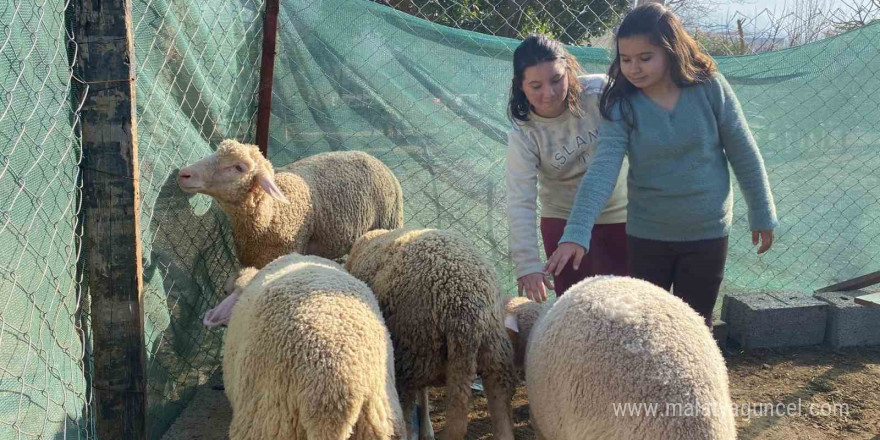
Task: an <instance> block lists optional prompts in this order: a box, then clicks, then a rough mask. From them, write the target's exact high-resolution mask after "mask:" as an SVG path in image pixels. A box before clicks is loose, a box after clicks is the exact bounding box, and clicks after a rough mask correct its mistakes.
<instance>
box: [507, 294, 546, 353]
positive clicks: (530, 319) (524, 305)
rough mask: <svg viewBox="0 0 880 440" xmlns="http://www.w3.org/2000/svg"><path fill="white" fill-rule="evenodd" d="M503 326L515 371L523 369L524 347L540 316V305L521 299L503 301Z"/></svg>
mask: <svg viewBox="0 0 880 440" xmlns="http://www.w3.org/2000/svg"><path fill="white" fill-rule="evenodd" d="M503 307H504V326H505V327H506V330H507V337H508V338H510V343H511V345H512V346H513V364H514V366H516V368H517V369H522V368H524V367H525V361H526V347H527V346H528V343H529V336H530V334H531V331H532V328H533V327H534V326H535V323H536V322H537V321H538V317H539V315H540V314H541V308H542V306H541V304H538V303H536V302H534V301H531V300H529V299H526V298H523V297H517V298H505V299H504V304H503Z"/></svg>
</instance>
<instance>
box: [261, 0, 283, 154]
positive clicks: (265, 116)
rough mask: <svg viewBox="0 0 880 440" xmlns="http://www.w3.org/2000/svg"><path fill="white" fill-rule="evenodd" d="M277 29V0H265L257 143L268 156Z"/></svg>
mask: <svg viewBox="0 0 880 440" xmlns="http://www.w3.org/2000/svg"><path fill="white" fill-rule="evenodd" d="M277 31H278V0H266V12H265V15H264V16H263V54H262V58H261V60H260V86H259V89H258V90H259V103H258V104H257V133H256V134H257V136H256V137H257V145H258V146H259V147H260V151H261V152H262V153H263V156H266V158H268V157H269V119H270V117H271V115H272V75H274V72H275V39H276V34H277Z"/></svg>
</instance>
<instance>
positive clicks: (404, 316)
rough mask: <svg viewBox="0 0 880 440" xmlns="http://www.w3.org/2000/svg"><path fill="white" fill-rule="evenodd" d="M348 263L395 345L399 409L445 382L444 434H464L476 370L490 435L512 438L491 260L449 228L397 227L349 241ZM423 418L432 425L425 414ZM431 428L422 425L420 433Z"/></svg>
mask: <svg viewBox="0 0 880 440" xmlns="http://www.w3.org/2000/svg"><path fill="white" fill-rule="evenodd" d="M346 269H348V270H349V272H350V273H351V274H352V275H354V276H355V277H358V278H360V279H362V280H364V281H365V282H366V283H367V284H368V285H369V286H370V287H371V288H372V289H373V292H374V293H375V294H376V297H377V298H378V300H379V306H380V308H381V310H382V314H383V315H384V316H385V323H386V324H387V325H388V330H389V331H390V332H391V339H392V341H393V343H394V362H395V368H396V370H395V371H396V381H397V382H396V383H397V391H398V392H399V393H400V396H401V397H402V402H403V405H402V406H403V410H404V414H411V413H412V412H411V411H412V410H413V404H414V402H415V401H416V399H424V393H425V391H426V390H425V388H426V387H428V386H437V385H444V384H445V385H446V392H447V405H446V427H445V431H444V436H443V437H444V439H447V440H450V439H452V440H457V439H462V438H464V435H465V433H466V431H467V422H468V405H469V399H470V395H471V384H472V383H473V379H474V375H475V373H476V372H480V373H481V374H482V378H483V384H484V387H485V393H486V398H487V399H488V401H489V412H490V414H491V417H492V424H493V433H494V438H496V439H498V440H512V439H513V425H512V422H511V419H512V418H511V409H510V401H511V398H512V396H513V391H514V385H515V383H514V380H515V378H514V373H513V365H512V359H511V350H510V342H509V340H508V339H507V337H506V335H505V334H504V324H503V322H502V315H501V290H500V287H499V283H498V279H497V276H496V274H495V271H494V269H493V268H492V265H491V264H490V263H489V262H488V261H487V260H486V259H485V258H484V257H483V256H482V255H481V254H480V253H479V252H478V251H477V250H476V249H474V248H473V246H472V245H471V244H470V243H468V242H467V241H466V240H464V239H463V238H462V237H460V236H458V235H455V234H453V233H450V232H446V231H438V230H431V229H423V230H411V229H399V230H394V231H385V230H375V231H371V232H368V233H366V234H364V236H362V237H361V238H359V239H358V240H357V241H356V242H355V244H354V246H352V249H351V253H350V254H349V257H348V261H347V262H346ZM423 409H424V411H427V407H425V408H423ZM423 417H424V413H423V414H422V415H421V417H420V418H423ZM424 423H425V424H427V425H428V426H430V420H425V422H424ZM406 427H407V435H408V438H410V437H409V436H412V435H414V434H415V433H414V428H413V424H412V420H411V418H409V417H408V418H407V420H406ZM422 427H423V425H422V422H420V430H421V429H422ZM424 428H427V427H424ZM430 432H431V431H430V430H428V429H423V430H421V432H419V438H420V439H425V438H426V437H429V436H430Z"/></svg>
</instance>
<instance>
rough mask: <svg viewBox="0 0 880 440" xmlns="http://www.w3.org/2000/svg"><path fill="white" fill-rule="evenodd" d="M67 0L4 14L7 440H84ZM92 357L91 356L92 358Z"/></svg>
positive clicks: (0, 215) (0, 317) (0, 49)
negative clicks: (64, 439)
mask: <svg viewBox="0 0 880 440" xmlns="http://www.w3.org/2000/svg"><path fill="white" fill-rule="evenodd" d="M66 7H67V3H66V2H65V1H64V0H38V1H32V0H10V1H6V2H4V3H3V5H2V6H0V249H2V251H0V438H3V439H60V438H67V439H78V438H88V437H89V434H90V432H92V430H91V428H90V426H89V408H90V404H91V399H90V396H89V392H88V386H87V377H88V374H87V373H86V371H87V370H88V366H87V365H85V364H84V362H83V359H84V356H83V355H84V351H85V350H86V349H87V346H86V343H85V342H86V341H87V338H86V337H85V335H84V332H83V330H84V329H85V328H87V327H86V326H84V325H81V324H80V321H79V314H78V313H77V311H78V308H79V304H80V301H79V300H80V297H79V292H80V289H79V284H78V278H77V270H76V266H77V261H78V260H77V259H78V256H79V251H80V240H79V237H80V232H79V231H80V229H79V225H78V221H77V215H78V213H79V198H80V184H79V180H80V175H79V169H78V165H79V162H80V149H79V142H78V136H77V133H76V130H75V127H76V121H77V119H78V104H79V102H78V100H79V97H80V95H79V94H78V93H77V92H75V90H79V89H78V87H76V80H75V78H74V74H73V69H72V62H71V58H70V57H69V56H68V54H69V53H73V52H74V51H75V50H76V46H75V44H74V43H73V39H72V36H71V35H72V34H71V32H70V30H69V29H68V28H67V26H66V22H65V14H66ZM86 359H87V358H86Z"/></svg>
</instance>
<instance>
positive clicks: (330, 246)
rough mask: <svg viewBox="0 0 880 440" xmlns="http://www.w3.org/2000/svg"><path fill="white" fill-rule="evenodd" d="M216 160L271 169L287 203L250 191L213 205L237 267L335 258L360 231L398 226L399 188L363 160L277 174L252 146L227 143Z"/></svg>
mask: <svg viewBox="0 0 880 440" xmlns="http://www.w3.org/2000/svg"><path fill="white" fill-rule="evenodd" d="M217 154H223V155H231V154H237V155H240V154H246V155H248V156H249V157H250V159H251V160H252V161H254V162H255V163H257V164H259V166H261V167H265V168H267V169H271V170H272V172H273V174H274V180H275V183H276V184H277V185H278V187H279V188H280V189H281V191H282V192H283V193H284V195H285V196H286V197H287V199H288V200H289V201H290V203H288V204H285V203H282V202H280V201H278V200H275V199H273V198H272V197H271V196H270V195H269V194H266V192H264V191H262V190H260V189H259V185H257V184H250V185H248V187H247V188H246V190H247V193H246V194H245V195H244V197H243V199H242V200H241V201H238V200H236V201H234V202H231V203H230V202H226V201H224V200H223V199H222V198H220V199H218V202H219V205H220V207H221V208H222V209H223V211H224V212H226V214H227V215H228V216H229V219H230V223H231V224H232V229H233V234H232V235H233V241H234V242H235V251H236V256H237V257H238V260H239V262H240V263H241V266H242V267H247V266H253V267H257V268H261V267H263V266H265V265H266V264H268V263H269V262H270V261H272V260H274V259H275V258H277V257H279V256H281V255H285V254H287V253H290V252H296V253H300V254H308V255H318V256H321V257H325V258H330V259H336V258H340V257H342V256H344V255H345V254H346V253H348V251H349V250H350V249H351V245H352V244H353V243H354V241H355V239H357V238H358V237H359V236H361V234H363V233H364V232H367V231H369V230H372V229H390V228H399V227H401V226H402V225H403V190H402V189H401V187H400V182H398V180H397V178H396V177H395V176H394V174H393V173H392V172H391V170H390V169H389V168H388V167H387V166H385V164H383V163H382V162H381V161H379V160H378V159H376V158H375V157H373V156H370V155H369V154H367V153H364V152H361V151H334V152H328V153H320V154H316V155H314V156H310V157H307V158H305V159H301V160H299V161H296V162H293V163H292V164H289V165H287V166H285V167H281V168H278V169H277V170H275V169H273V168H272V164H271V163H270V162H269V161H268V160H267V159H266V158H264V157H263V155H262V154H261V153H260V151H259V150H258V149H257V147H256V146H253V145H244V144H239V143H238V142H235V141H232V140H227V141H224V142H223V143H222V144H221V146H220V148H219V149H218V150H217ZM236 199H237V197H236Z"/></svg>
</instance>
